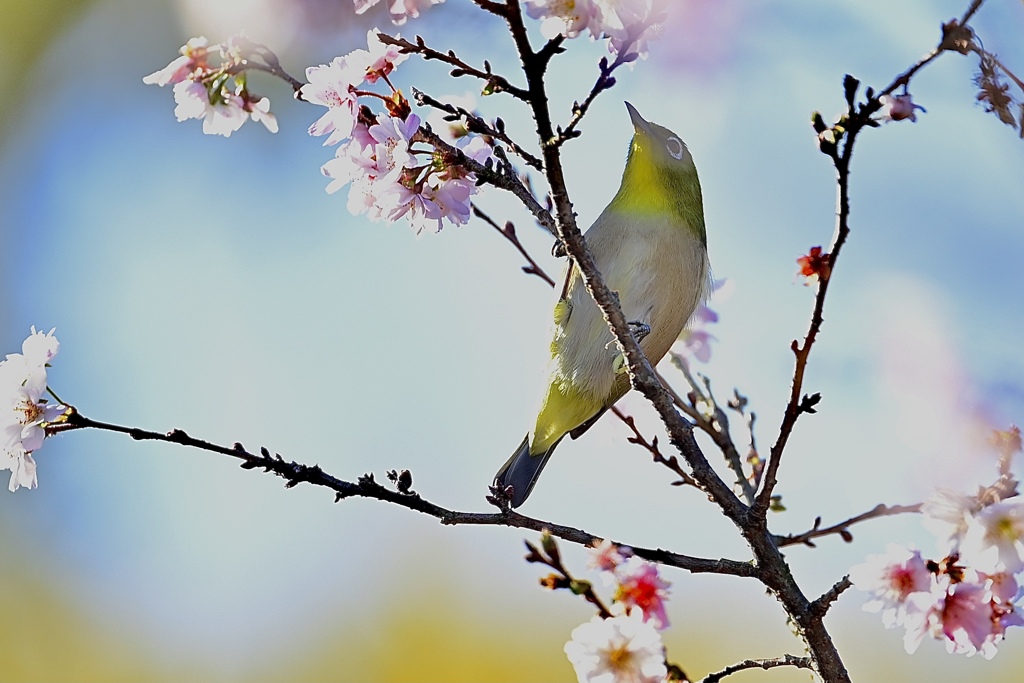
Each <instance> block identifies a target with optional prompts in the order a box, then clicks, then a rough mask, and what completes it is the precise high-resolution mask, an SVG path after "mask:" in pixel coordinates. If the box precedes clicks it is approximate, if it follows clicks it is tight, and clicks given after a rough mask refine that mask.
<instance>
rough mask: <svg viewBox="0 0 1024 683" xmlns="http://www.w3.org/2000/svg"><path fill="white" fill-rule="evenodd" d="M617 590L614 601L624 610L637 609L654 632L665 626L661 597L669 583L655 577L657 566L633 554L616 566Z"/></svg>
mask: <svg viewBox="0 0 1024 683" xmlns="http://www.w3.org/2000/svg"><path fill="white" fill-rule="evenodd" d="M615 576H616V578H617V579H618V582H619V588H618V590H617V591H616V592H615V600H616V601H617V602H619V603H621V604H622V605H624V606H625V607H627V608H628V607H633V606H636V607H639V608H640V609H641V610H643V615H644V616H643V618H644V621H650V622H652V623H653V624H654V626H655V628H657V629H658V630H662V629H666V628H668V626H669V621H668V615H667V614H666V613H665V598H666V597H667V596H668V589H669V586H671V584H670V583H669V582H668V581H665V580H664V579H662V578H661V576H659V575H658V565H656V564H653V563H651V562H647V561H646V560H643V559H641V558H639V557H636V556H635V555H634V556H633V557H630V558H629V559H628V560H626V561H625V562H623V563H622V564H620V565H619V566H618V567H616V570H615Z"/></svg>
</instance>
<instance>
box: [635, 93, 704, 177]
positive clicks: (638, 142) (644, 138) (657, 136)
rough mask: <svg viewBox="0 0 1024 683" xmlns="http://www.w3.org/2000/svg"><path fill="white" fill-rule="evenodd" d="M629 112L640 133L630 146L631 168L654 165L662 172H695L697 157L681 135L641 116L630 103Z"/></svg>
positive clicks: (637, 132) (636, 133)
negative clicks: (695, 159) (693, 155)
mask: <svg viewBox="0 0 1024 683" xmlns="http://www.w3.org/2000/svg"><path fill="white" fill-rule="evenodd" d="M626 109H627V110H628V111H629V118H630V120H631V121H632V122H633V129H634V130H635V131H636V132H635V134H634V135H633V141H632V143H631V144H630V148H629V160H628V161H627V162H626V163H627V165H629V164H638V165H641V164H642V165H647V166H652V167H654V168H657V169H658V170H659V171H660V172H662V173H678V172H680V171H683V170H687V171H692V170H693V168H694V166H693V157H692V156H690V150H689V149H687V148H686V143H685V142H683V141H682V140H681V139H680V138H679V136H678V135H676V134H675V133H673V132H672V131H670V130H669V129H668V128H665V127H664V126H659V125H658V124H656V123H651V122H650V121H648V120H646V119H645V118H644V117H642V116H640V112H638V111H637V110H636V107H634V106H633V105H632V104H630V103H629V102H626Z"/></svg>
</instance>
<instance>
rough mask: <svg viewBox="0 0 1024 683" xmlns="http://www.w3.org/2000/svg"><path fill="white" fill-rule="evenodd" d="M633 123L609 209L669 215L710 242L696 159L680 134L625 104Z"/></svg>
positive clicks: (627, 103) (701, 238)
mask: <svg viewBox="0 0 1024 683" xmlns="http://www.w3.org/2000/svg"><path fill="white" fill-rule="evenodd" d="M626 109H628V110H629V118H630V119H632V121H633V128H634V130H635V133H634V134H633V140H632V141H631V142H630V144H629V155H628V156H627V157H626V168H625V170H624V171H623V172H622V185H621V186H620V187H619V191H618V193H617V194H616V195H615V198H614V199H612V203H611V204H610V205H609V208H611V209H613V210H616V211H620V212H625V213H631V214H640V215H669V216H671V217H672V218H673V219H675V221H676V223H677V224H678V225H681V226H685V227H686V228H687V229H689V230H691V231H692V232H693V233H694V234H695V235H696V236H697V237H699V239H700V240H701V241H702V242H705V243H706V242H707V236H706V234H705V230H704V205H703V201H702V199H701V192H700V180H699V179H698V178H697V168H696V167H695V166H694V165H693V157H692V156H690V150H689V149H687V148H686V143H684V142H683V141H682V140H681V139H680V138H679V136H678V135H676V134H675V133H673V132H672V131H670V130H669V129H668V128H665V127H664V126H659V125H658V124H656V123H651V122H650V121H647V120H646V119H644V117H642V116H640V112H638V111H637V110H636V108H635V107H634V106H633V105H631V104H630V103H629V102H626Z"/></svg>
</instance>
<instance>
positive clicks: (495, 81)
mask: <svg viewBox="0 0 1024 683" xmlns="http://www.w3.org/2000/svg"><path fill="white" fill-rule="evenodd" d="M377 38H378V39H379V40H380V42H382V43H384V44H386V45H394V46H395V47H397V48H398V49H399V51H400V52H401V53H402V54H417V55H420V56H421V57H423V59H436V60H437V61H439V62H444V63H445V64H448V65H450V66H452V67H454V68H453V69H452V70H451V72H450V74H451V75H452V76H453V77H455V78H458V77H459V76H473V77H474V78H479V79H480V80H482V81H484V83H486V85H485V86H484V92H485V93H487V94H490V93H498V92H506V93H508V94H509V95H512V96H513V97H515V98H516V99H520V100H527V99H528V98H529V93H528V92H527V91H526V90H523V89H522V88H520V87H518V86H515V85H512V83H510V82H509V81H508V79H506V78H505V77H504V76H499V75H498V74H496V73H494V72H493V71H491V65H490V63H489V62H484V68H483V70H480V69H477V68H476V67H473V66H471V65H469V64H467V63H466V62H464V61H462V60H461V59H459V58H458V56H457V55H456V54H455V52H453V51H452V50H449V51H448V52H440V51H439V50H435V49H433V48H431V47H428V46H427V45H426V43H424V42H423V38H421V37H420V36H416V42H415V43H412V42H409V41H408V40H406V39H405V38H395V37H394V36H389V35H388V34H386V33H378V34H377Z"/></svg>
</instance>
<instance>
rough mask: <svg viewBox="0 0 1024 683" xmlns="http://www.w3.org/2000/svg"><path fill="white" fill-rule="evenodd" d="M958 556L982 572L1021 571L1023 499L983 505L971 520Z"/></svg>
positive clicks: (1015, 497) (1019, 497)
mask: <svg viewBox="0 0 1024 683" xmlns="http://www.w3.org/2000/svg"><path fill="white" fill-rule="evenodd" d="M961 555H962V556H963V557H964V558H966V559H967V560H968V561H970V562H971V564H972V565H974V566H976V567H977V568H978V569H981V570H988V571H993V572H994V571H997V570H1005V571H1008V572H1012V573H1016V572H1019V571H1021V570H1022V569H1024V497H1022V496H1014V497H1013V498H1007V499H1006V500H1002V501H999V502H997V503H992V504H990V505H986V506H985V507H983V508H982V509H981V510H979V511H978V512H976V513H975V514H974V515H973V516H971V517H970V518H969V519H968V524H967V531H966V533H965V535H964V541H963V545H962V546H961Z"/></svg>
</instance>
